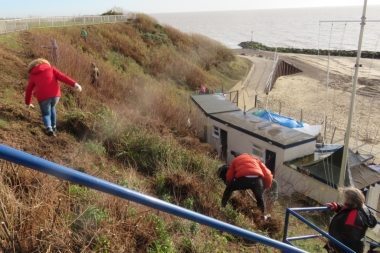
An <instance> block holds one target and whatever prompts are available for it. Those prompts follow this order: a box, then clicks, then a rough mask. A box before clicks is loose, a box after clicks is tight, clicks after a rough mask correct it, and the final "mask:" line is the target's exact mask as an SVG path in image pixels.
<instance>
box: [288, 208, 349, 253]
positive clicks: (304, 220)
mask: <svg viewBox="0 0 380 253" xmlns="http://www.w3.org/2000/svg"><path fill="white" fill-rule="evenodd" d="M325 210H329V207H327V206H324V207H305V208H286V215H285V226H284V235H283V242H285V243H288V244H290V245H293V244H292V243H291V241H296V240H303V239H311V238H316V237H321V236H325V237H327V238H328V239H329V240H330V241H332V242H333V243H334V244H336V245H338V246H340V247H341V248H342V249H344V250H345V251H346V252H349V253H355V251H353V250H352V249H350V248H349V247H347V246H346V245H344V244H342V243H341V242H339V241H338V240H336V239H335V238H334V237H331V236H330V235H329V234H328V233H326V232H325V231H323V230H322V229H320V228H319V227H317V226H316V225H314V224H313V223H311V222H310V221H308V220H306V219H305V218H304V217H302V216H301V215H299V214H298V213H297V212H301V211H325ZM290 214H292V215H293V216H295V217H296V218H298V219H299V220H301V221H303V222H304V223H305V224H306V225H308V226H310V227H311V228H313V229H315V230H316V231H318V232H319V233H320V234H316V235H306V236H297V237H289V238H288V237H287V236H288V224H289V216H290ZM287 252H288V251H283V253H287Z"/></svg>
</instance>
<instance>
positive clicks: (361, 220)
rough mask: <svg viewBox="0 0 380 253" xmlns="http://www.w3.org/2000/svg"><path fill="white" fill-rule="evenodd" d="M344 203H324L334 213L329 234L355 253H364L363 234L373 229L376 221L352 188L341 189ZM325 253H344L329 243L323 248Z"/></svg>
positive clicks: (361, 196) (360, 193)
mask: <svg viewBox="0 0 380 253" xmlns="http://www.w3.org/2000/svg"><path fill="white" fill-rule="evenodd" d="M342 190H343V195H344V202H343V204H337V203H335V202H330V203H326V204H325V205H326V206H328V207H330V208H331V209H332V210H333V211H335V212H336V214H335V215H334V217H333V218H332V220H331V222H330V225H329V234H330V236H332V237H334V238H335V239H337V240H338V241H340V242H341V243H343V244H344V245H346V246H347V247H349V248H350V249H352V250H353V251H355V252H356V253H363V252H364V240H365V233H366V231H367V229H368V228H373V227H375V226H376V224H377V220H376V218H375V216H374V215H373V214H372V212H371V211H370V210H369V209H368V208H367V207H366V206H365V205H364V202H365V198H364V195H363V193H362V192H361V191H360V190H359V189H356V188H354V187H347V188H343V189H342ZM324 248H325V249H326V250H327V252H329V253H330V252H334V253H335V252H336V253H340V252H346V251H345V250H344V249H342V248H341V247H339V246H338V245H335V244H334V243H333V242H331V241H329V242H328V243H327V244H326V245H325V247H324Z"/></svg>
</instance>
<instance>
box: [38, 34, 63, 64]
mask: <svg viewBox="0 0 380 253" xmlns="http://www.w3.org/2000/svg"><path fill="white" fill-rule="evenodd" d="M41 47H43V48H47V49H51V61H52V62H53V64H54V65H58V61H59V52H58V45H57V41H56V40H55V39H52V40H51V46H41Z"/></svg>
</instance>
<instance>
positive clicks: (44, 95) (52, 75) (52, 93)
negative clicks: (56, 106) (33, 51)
mask: <svg viewBox="0 0 380 253" xmlns="http://www.w3.org/2000/svg"><path fill="white" fill-rule="evenodd" d="M37 64H38V63H37ZM58 80H59V81H61V82H63V83H65V84H68V85H70V86H72V87H74V85H75V83H76V81H75V80H73V79H71V78H70V77H68V76H66V75H65V74H63V73H61V72H60V71H59V70H57V69H56V68H54V67H51V66H50V65H49V64H48V63H45V62H42V63H41V62H39V65H37V66H35V67H33V68H31V70H30V78H29V83H28V86H27V87H26V93H25V104H26V105H30V104H31V103H32V96H33V91H34V93H35V95H36V98H37V101H38V102H41V101H44V100H45V99H48V98H54V97H60V96H61V88H60V86H59V83H58Z"/></svg>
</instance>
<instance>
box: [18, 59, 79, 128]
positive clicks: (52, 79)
mask: <svg viewBox="0 0 380 253" xmlns="http://www.w3.org/2000/svg"><path fill="white" fill-rule="evenodd" d="M28 72H29V73H30V77H29V83H28V86H27V87H26V93H25V107H26V108H30V107H32V108H34V106H33V104H32V98H33V93H34V94H35V96H36V98H37V101H38V103H39V105H40V109H41V114H42V121H43V122H44V125H45V127H46V131H47V134H48V135H49V136H55V133H56V131H57V126H56V120H57V116H56V111H55V106H56V105H57V103H58V101H59V98H60V96H61V88H60V86H59V83H58V81H61V82H63V83H65V84H67V85H70V86H72V87H75V88H76V89H77V90H78V91H79V92H80V91H82V87H81V86H80V85H79V84H78V83H77V82H76V81H74V80H73V79H71V78H70V77H68V76H66V75H65V74H63V73H61V72H60V71H59V70H58V69H56V68H54V67H51V66H50V63H49V62H48V61H47V60H46V59H43V58H39V59H36V60H33V61H32V62H31V63H30V64H29V66H28Z"/></svg>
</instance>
